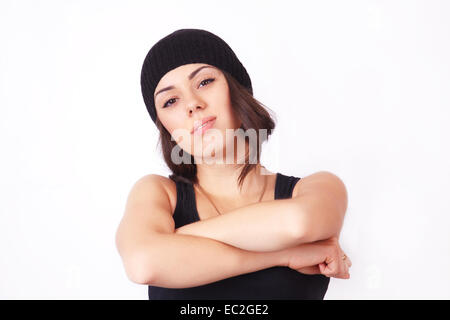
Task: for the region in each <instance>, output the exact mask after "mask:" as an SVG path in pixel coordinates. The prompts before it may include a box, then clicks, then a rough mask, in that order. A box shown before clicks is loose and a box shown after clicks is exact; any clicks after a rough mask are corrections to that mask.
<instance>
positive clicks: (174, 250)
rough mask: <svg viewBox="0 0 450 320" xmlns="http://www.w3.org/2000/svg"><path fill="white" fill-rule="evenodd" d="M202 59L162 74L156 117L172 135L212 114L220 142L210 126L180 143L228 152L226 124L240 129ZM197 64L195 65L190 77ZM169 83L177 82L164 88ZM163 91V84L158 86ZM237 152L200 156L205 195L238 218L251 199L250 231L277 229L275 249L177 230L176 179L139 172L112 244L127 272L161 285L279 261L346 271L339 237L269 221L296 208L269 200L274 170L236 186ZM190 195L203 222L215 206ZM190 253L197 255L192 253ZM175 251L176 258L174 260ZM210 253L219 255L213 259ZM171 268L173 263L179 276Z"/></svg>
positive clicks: (313, 270)
mask: <svg viewBox="0 0 450 320" xmlns="http://www.w3.org/2000/svg"><path fill="white" fill-rule="evenodd" d="M204 66H207V65H206V64H188V65H183V66H180V67H178V68H176V69H173V70H171V71H169V72H168V73H166V74H165V75H164V77H163V78H162V79H161V80H160V82H159V83H158V85H157V87H156V89H155V94H156V96H155V105H156V111H157V116H158V117H159V119H160V121H161V123H162V124H163V125H164V127H165V128H166V129H167V130H168V131H169V132H170V133H171V134H172V135H173V133H174V132H175V130H179V129H184V130H186V131H188V132H192V129H193V127H194V125H197V124H198V122H199V120H200V119H202V118H204V117H206V116H216V121H215V123H214V129H215V130H219V131H220V132H222V133H223V135H222V136H223V137H224V138H223V140H222V141H217V140H211V134H208V132H209V131H206V132H205V133H204V134H203V135H196V134H193V135H192V136H191V137H192V139H179V140H177V143H178V145H179V146H180V147H181V148H182V149H184V150H186V151H188V152H189V153H190V154H192V155H193V156H194V158H195V159H196V160H197V159H199V160H205V159H206V160H207V159H211V158H212V155H209V154H205V152H204V150H205V148H207V147H208V146H209V147H210V146H211V144H212V145H213V146H214V147H216V146H217V145H215V144H219V145H218V146H220V147H223V149H222V151H223V155H226V154H227V150H232V149H235V148H236V145H235V141H234V140H232V139H227V138H226V133H225V130H226V129H237V128H239V127H240V125H241V123H240V122H239V121H238V120H237V119H236V117H235V116H234V114H233V110H232V107H231V104H230V100H229V94H228V85H227V82H226V79H225V77H224V75H223V74H222V72H221V71H220V70H218V69H216V68H202V69H200V70H199V68H200V67H204ZM194 71H198V72H197V73H196V74H195V75H194V76H193V77H192V78H189V75H190V74H193V72H194ZM212 79H214V80H212ZM169 86H174V88H172V89H170V90H164V89H165V88H167V87H169ZM161 90H164V91H162V92H161V93H158V92H160V91H161ZM200 140H201V142H202V143H203V146H204V147H205V148H204V149H201V150H198V149H195V148H194V147H193V146H194V144H195V143H197V142H199V141H200ZM246 147H247V148H248V146H246ZM238 157H239V155H236V154H235V158H234V160H235V161H234V163H232V164H225V163H217V162H215V163H212V164H207V163H204V162H203V163H197V176H198V179H199V184H200V185H201V187H202V188H203V190H207V192H208V197H209V198H210V199H211V200H212V201H213V202H214V204H215V205H216V206H217V208H218V210H219V211H220V212H221V213H223V214H224V215H226V214H227V213H231V212H233V213H234V214H233V216H235V217H236V219H239V218H241V219H242V217H244V216H245V217H246V218H249V217H250V216H251V215H243V213H245V212H247V213H249V212H251V208H253V207H252V206H254V205H257V207H254V208H255V209H257V211H258V212H262V211H264V212H265V214H262V215H260V217H258V219H255V220H254V221H247V223H250V225H252V226H253V225H255V226H256V227H255V230H256V231H255V230H253V232H261V234H267V232H278V233H277V234H272V239H275V240H279V241H280V242H279V243H278V244H277V245H278V248H279V250H274V251H270V252H257V251H249V250H245V249H242V248H239V247H235V246H230V245H229V244H226V243H222V242H220V241H217V240H215V239H214V236H212V237H211V238H206V237H202V236H198V235H194V234H195V233H194V232H192V233H191V234H190V230H189V228H188V227H189V226H186V228H184V229H183V227H181V228H179V229H175V228H174V223H173V218H172V217H171V216H172V215H173V213H174V210H175V206H176V185H175V183H174V182H173V181H172V180H171V179H168V178H166V177H162V176H159V175H149V176H146V177H143V178H142V179H140V181H138V182H137V183H136V185H135V186H134V187H133V189H132V191H131V192H130V195H129V198H128V201H127V206H126V210H125V211H126V212H125V215H124V218H123V219H122V221H121V224H120V226H119V229H118V232H117V235H116V243H117V247H118V249H119V252H120V254H121V256H122V259H123V261H124V264H125V268H126V270H127V274H128V275H129V277H130V279H132V280H133V281H134V282H137V283H145V284H153V285H160V286H165V287H189V286H195V285H201V284H204V283H208V282H212V281H217V280H220V279H223V278H227V277H231V276H234V275H237V274H242V273H247V272H252V271H256V270H261V269H264V268H268V267H271V266H277V265H279V266H288V267H290V268H292V269H295V270H297V271H299V272H302V273H306V274H319V273H321V274H324V275H326V276H333V277H336V278H342V279H346V278H349V274H348V268H349V267H350V266H351V261H350V259H349V258H347V259H345V260H342V255H343V251H342V249H341V248H340V246H339V244H338V241H337V240H338V238H337V237H334V238H330V239H327V240H322V241H317V242H313V243H301V241H299V238H297V237H296V236H292V233H291V232H290V231H289V230H288V228H287V226H288V225H290V224H292V223H285V224H270V222H271V221H272V220H271V219H275V214H280V213H279V211H281V212H282V213H283V214H284V215H285V218H284V219H285V221H287V222H290V220H289V219H290V218H289V217H290V216H291V215H292V214H291V213H289V214H288V212H291V211H293V210H294V209H296V208H297V207H296V206H294V205H293V203H294V202H293V201H292V205H291V202H290V201H285V200H277V201H274V199H273V195H274V188H275V178H276V176H275V174H274V172H270V171H268V170H267V169H266V168H264V167H263V166H261V164H258V165H257V166H256V170H253V171H251V172H250V173H249V174H248V175H247V177H246V179H245V180H244V184H243V186H242V189H239V187H238V183H237V178H238V175H239V173H240V168H241V166H242V164H239V163H238V161H237V160H238ZM239 159H241V158H239ZM262 169H263V170H262ZM303 179H306V178H303ZM303 179H302V180H303ZM265 182H267V186H266V189H265V192H264V194H263V198H262V202H261V203H258V199H259V197H260V195H261V192H262V191H263V188H264V183H265ZM299 188H300V184H297V185H296V186H295V188H294V190H293V197H295V196H296V195H297V194H298V193H299V192H300V189H299ZM150 195H152V196H150ZM195 196H196V205H197V209H198V213H199V217H200V222H205V221H213V220H214V219H216V218H218V213H217V212H216V210H215V208H214V207H213V206H212V205H211V203H210V202H209V200H208V199H207V198H205V197H204V195H203V194H202V193H200V192H198V191H197V190H196V191H195ZM269 204H270V205H271V206H272V207H270V209H269V207H267V206H269ZM266 205H267V206H266ZM249 208H250V209H249ZM249 210H250V211H249ZM150 213H151V214H150ZM168 216H170V218H169V217H168ZM229 217H232V215H229ZM261 217H263V218H261ZM240 221H242V220H240ZM292 221H295V222H297V220H292ZM230 222H233V221H230ZM238 222H239V221H236V222H235V223H238ZM233 223H234V222H233ZM277 228H278V229H277ZM283 228H286V229H283ZM216 230H218V229H216ZM197 232H198V230H197ZM237 240H239V239H237ZM247 241H248V238H247ZM258 241H260V239H259V240H258ZM246 245H251V243H248V242H247V243H246ZM187 249H188V250H187ZM192 255H193V256H196V257H198V258H197V259H192ZM174 256H176V257H177V259H175V260H174V259H173V257H174ZM210 256H214V257H216V258H215V259H210V258H209V257H210ZM150 257H151V258H150ZM180 264H183V266H184V267H183V269H182V270H181V271H182V272H180V270H179V268H178V267H179V265H180ZM172 269H173V270H177V272H176V276H175V274H174V272H173V271H171V270H172ZM148 270H151V271H152V272H151V273H149V271H148Z"/></svg>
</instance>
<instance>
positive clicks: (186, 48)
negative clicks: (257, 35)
mask: <svg viewBox="0 0 450 320" xmlns="http://www.w3.org/2000/svg"><path fill="white" fill-rule="evenodd" d="M189 63H206V64H209V65H212V66H215V67H217V68H219V69H221V70H225V71H227V72H228V73H229V74H231V76H233V78H235V79H236V80H237V81H238V82H239V83H240V84H241V85H243V86H244V87H245V88H247V89H248V90H249V92H250V94H252V95H253V89H252V83H251V80H250V76H249V75H248V73H247V71H246V70H245V68H244V66H243V65H242V63H241V62H240V61H239V59H238V58H237V56H236V54H235V53H234V52H233V50H232V49H231V48H230V46H229V45H228V44H227V43H226V42H225V41H224V40H222V39H221V38H219V37H218V36H216V35H215V34H213V33H211V32H209V31H206V30H201V29H179V30H176V31H174V32H172V33H171V34H169V35H167V36H165V37H164V38H162V39H161V40H159V41H158V42H157V43H156V44H154V45H153V47H152V48H151V49H150V51H149V52H148V53H147V56H146V57H145V60H144V64H143V66H142V71H141V90H142V96H143V97H144V102H145V105H146V107H147V110H148V112H149V114H150V117H151V118H152V120H153V122H155V123H156V108H155V102H154V96H153V95H154V93H155V89H156V86H157V85H158V83H159V80H161V78H162V77H163V76H164V75H165V74H166V73H167V72H169V71H170V70H172V69H175V68H177V67H179V66H181V65H184V64H189Z"/></svg>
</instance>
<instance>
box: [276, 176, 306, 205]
mask: <svg viewBox="0 0 450 320" xmlns="http://www.w3.org/2000/svg"><path fill="white" fill-rule="evenodd" d="M300 179H301V178H300V177H295V176H287V175H284V174H281V173H279V172H277V179H276V183H275V200H277V199H289V198H292V191H293V190H294V187H295V184H296V183H297V182H298V181H299V180H300Z"/></svg>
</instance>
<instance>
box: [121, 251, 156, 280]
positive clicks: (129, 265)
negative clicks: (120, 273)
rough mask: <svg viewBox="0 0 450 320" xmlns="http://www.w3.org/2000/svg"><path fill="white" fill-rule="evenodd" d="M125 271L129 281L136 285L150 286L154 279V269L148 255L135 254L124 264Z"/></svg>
mask: <svg viewBox="0 0 450 320" xmlns="http://www.w3.org/2000/svg"><path fill="white" fill-rule="evenodd" d="M125 271H126V274H127V277H128V279H129V280H130V281H132V282H134V283H137V284H144V285H151V284H152V283H153V281H154V279H155V273H154V268H153V266H151V263H150V259H149V258H148V254H145V255H144V254H143V253H141V252H137V253H135V254H134V255H133V257H130V258H129V259H128V261H127V262H126V263H125Z"/></svg>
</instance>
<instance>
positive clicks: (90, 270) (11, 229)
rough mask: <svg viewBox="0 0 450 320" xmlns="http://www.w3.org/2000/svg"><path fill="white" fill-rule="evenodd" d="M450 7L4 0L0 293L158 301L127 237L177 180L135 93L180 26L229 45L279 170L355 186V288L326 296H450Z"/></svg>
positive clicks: (342, 285) (0, 11)
mask: <svg viewBox="0 0 450 320" xmlns="http://www.w3.org/2000/svg"><path fill="white" fill-rule="evenodd" d="M449 15H450V3H449V2H448V1H360V0H358V1H279V0H278V1H261V0H259V1H231V0H229V1H204V2H192V1H92V0H90V1H2V2H1V4H0V36H1V40H0V41H1V42H0V46H1V50H0V108H1V109H0V110H1V111H0V126H1V127H0V128H1V129H0V130H1V131H0V139H1V158H0V161H1V169H0V170H1V172H0V174H1V179H0V181H1V182H0V188H1V190H0V194H1V205H0V208H1V212H0V214H1V215H0V252H1V254H0V257H1V258H0V259H1V260H0V298H3V299H144V300H145V299H147V298H148V297H147V287H146V286H144V285H138V284H134V283H132V282H131V281H129V280H128V278H127V277H126V274H125V271H124V269H123V266H122V262H121V260H120V256H119V254H118V252H117V250H116V248H115V243H114V236H115V231H116V228H117V226H118V224H119V221H120V219H121V217H122V215H123V210H124V205H125V201H126V197H127V195H128V192H129V190H130V188H131V186H132V185H133V184H134V182H135V181H136V180H137V179H139V178H140V177H142V176H144V175H146V174H149V173H157V174H161V175H165V176H167V175H168V174H169V173H170V172H169V171H168V169H167V168H166V166H165V164H164V161H163V159H162V155H161V153H160V151H159V149H158V148H157V144H156V143H157V137H158V136H157V129H156V127H155V126H154V123H153V122H152V120H151V119H150V116H149V115H148V113H147V110H146V108H145V105H144V102H143V99H142V96H141V92H140V83H139V80H140V70H141V66H142V62H143V59H144V57H145V55H146V54H147V52H148V50H149V49H150V47H151V46H152V45H153V44H154V43H155V42H156V41H157V40H159V39H160V38H162V37H163V36H165V35H167V34H169V33H171V32H173V31H175V30H177V29H179V28H203V29H206V30H208V31H211V32H213V33H215V34H217V35H218V36H220V37H221V38H222V39H224V40H225V41H226V42H227V43H228V44H229V45H230V46H231V48H232V49H233V50H234V51H235V53H236V54H237V56H238V57H239V59H240V60H241V61H242V63H243V64H244V66H245V67H246V69H247V71H248V72H249V74H250V76H251V79H252V83H253V88H254V96H255V97H256V98H257V99H258V100H259V101H261V102H262V103H264V105H266V106H267V107H269V108H270V109H271V110H273V111H274V112H275V113H276V121H277V127H276V129H275V133H274V135H273V136H272V137H271V139H270V140H269V142H268V143H267V144H266V145H265V146H266V147H265V150H264V151H263V160H262V161H263V164H264V165H265V166H266V167H267V168H268V169H269V170H271V171H279V172H281V173H283V174H288V175H295V176H299V177H303V176H306V175H309V174H311V173H313V172H316V171H320V170H326V171H330V172H333V173H335V174H336V175H338V176H339V177H340V178H341V179H342V180H343V181H344V183H345V184H346V186H347V190H348V193H349V207H348V211H347V214H346V218H345V222H344V227H343V230H342V238H341V245H342V247H343V249H344V250H345V251H346V253H347V254H348V256H350V258H351V259H352V262H353V266H352V268H351V269H350V274H351V278H350V279H349V280H343V279H334V278H332V279H331V282H330V286H329V290H328V292H327V294H326V296H325V299H449V298H450V288H449V285H450V273H449V272H448V271H449V270H450V255H449V253H450V235H449V233H448V230H449V225H450V218H449V213H450V210H449V209H450V204H449V201H448V199H449V193H450V182H449V180H450V179H449V178H450V169H449V165H448V164H449V162H450V159H449V155H450V154H449V145H450V144H449V136H450V132H449V131H450V130H449V127H448V126H446V124H447V123H448V121H449V120H450V113H449V105H450V93H449V88H450V63H449V61H450V60H449V57H450V41H449V39H450V20H449V19H448V17H449Z"/></svg>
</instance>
